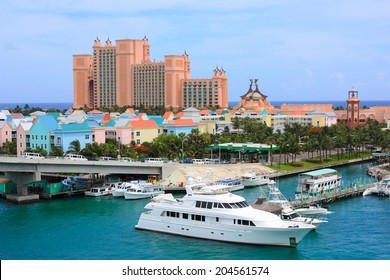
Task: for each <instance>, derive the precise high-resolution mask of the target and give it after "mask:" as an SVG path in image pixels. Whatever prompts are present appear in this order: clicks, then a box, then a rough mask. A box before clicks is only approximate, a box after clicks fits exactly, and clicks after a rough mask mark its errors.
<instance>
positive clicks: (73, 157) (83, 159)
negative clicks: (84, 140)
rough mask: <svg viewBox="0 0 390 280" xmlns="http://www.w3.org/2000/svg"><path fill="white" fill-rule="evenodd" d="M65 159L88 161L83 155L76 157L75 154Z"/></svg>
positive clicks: (68, 155)
mask: <svg viewBox="0 0 390 280" xmlns="http://www.w3.org/2000/svg"><path fill="white" fill-rule="evenodd" d="M64 159H67V160H75V161H76V160H80V161H87V160H88V159H86V158H85V157H84V156H83V155H75V154H67V155H66V156H65V157H64Z"/></svg>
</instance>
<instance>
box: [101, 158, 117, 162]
mask: <svg viewBox="0 0 390 280" xmlns="http://www.w3.org/2000/svg"><path fill="white" fill-rule="evenodd" d="M113 160H116V159H115V158H112V157H100V158H99V161H113Z"/></svg>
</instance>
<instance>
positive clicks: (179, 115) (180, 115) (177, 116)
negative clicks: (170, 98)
mask: <svg viewBox="0 0 390 280" xmlns="http://www.w3.org/2000/svg"><path fill="white" fill-rule="evenodd" d="M182 116H184V113H183V112H179V113H177V114H176V118H180V117H182Z"/></svg>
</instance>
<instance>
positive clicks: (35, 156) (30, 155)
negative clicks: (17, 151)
mask: <svg viewBox="0 0 390 280" xmlns="http://www.w3.org/2000/svg"><path fill="white" fill-rule="evenodd" d="M22 157H23V158H28V159H45V157H44V156H42V155H41V154H40V153H29V152H26V153H23V155H22Z"/></svg>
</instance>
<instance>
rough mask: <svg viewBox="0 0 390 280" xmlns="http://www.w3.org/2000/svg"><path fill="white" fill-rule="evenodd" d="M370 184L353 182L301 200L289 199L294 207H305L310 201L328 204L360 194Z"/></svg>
mask: <svg viewBox="0 0 390 280" xmlns="http://www.w3.org/2000/svg"><path fill="white" fill-rule="evenodd" d="M371 186H372V184H355V185H353V186H350V187H342V186H341V187H337V188H334V189H333V191H331V192H324V193H322V194H321V193H319V194H318V195H316V196H310V197H308V198H304V199H301V200H293V201H290V203H291V205H292V206H293V207H295V208H300V207H305V206H308V205H310V204H311V203H319V204H329V203H333V202H335V201H339V200H343V199H347V198H352V197H357V196H361V195H362V194H363V192H364V191H365V190H366V189H368V188H370V187H371Z"/></svg>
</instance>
